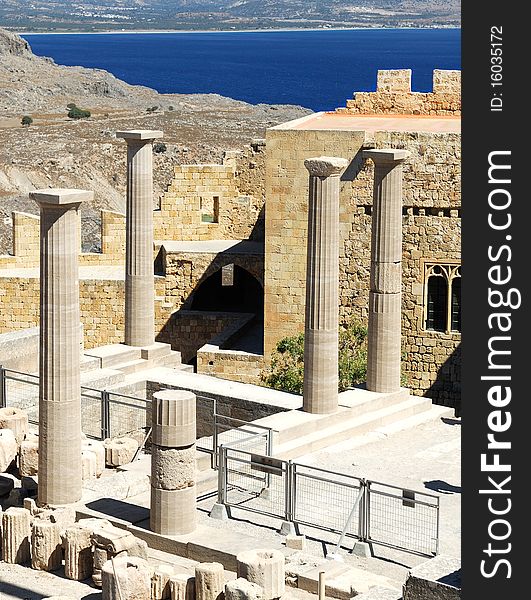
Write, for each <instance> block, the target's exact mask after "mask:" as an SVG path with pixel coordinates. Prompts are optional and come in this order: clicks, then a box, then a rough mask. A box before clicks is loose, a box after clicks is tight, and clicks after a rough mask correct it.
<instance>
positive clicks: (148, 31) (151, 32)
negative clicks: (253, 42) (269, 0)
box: [13, 27, 461, 36]
mask: <svg viewBox="0 0 531 600" xmlns="http://www.w3.org/2000/svg"><path fill="white" fill-rule="evenodd" d="M441 29H443V30H445V31H446V30H448V29H461V27H308V28H306V27H304V28H302V27H279V28H275V29H219V30H218V29H134V30H130V31H129V30H127V31H124V30H123V29H110V30H106V31H14V32H13V33H15V34H16V35H20V36H25V35H127V34H130V35H133V34H134V35H137V34H141V35H156V34H181V33H184V34H190V33H201V34H204V33H275V32H284V33H289V32H303V31H308V32H315V31H377V30H388V31H393V30H395V31H402V30H407V31H430V30H441Z"/></svg>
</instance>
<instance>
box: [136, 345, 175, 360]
mask: <svg viewBox="0 0 531 600" xmlns="http://www.w3.org/2000/svg"><path fill="white" fill-rule="evenodd" d="M171 352H173V351H172V349H171V344H163V343H162V342H155V343H154V344H153V345H151V346H145V347H144V348H141V349H140V357H141V358H144V359H145V360H148V359H154V360H155V361H156V362H157V363H158V359H161V358H163V357H164V356H168V354H170V353H171Z"/></svg>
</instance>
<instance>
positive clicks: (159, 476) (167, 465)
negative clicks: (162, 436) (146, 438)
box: [151, 444, 196, 490]
mask: <svg viewBox="0 0 531 600" xmlns="http://www.w3.org/2000/svg"><path fill="white" fill-rule="evenodd" d="M195 460H196V448H195V444H194V445H193V446H190V447H188V448H180V449H179V448H162V447H160V446H153V448H152V459H151V485H152V486H153V487H156V488H159V489H162V490H180V489H184V488H187V487H191V486H192V485H194V483H195Z"/></svg>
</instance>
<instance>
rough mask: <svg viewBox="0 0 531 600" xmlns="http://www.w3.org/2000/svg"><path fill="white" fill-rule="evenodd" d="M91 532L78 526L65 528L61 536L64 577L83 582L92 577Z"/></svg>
mask: <svg viewBox="0 0 531 600" xmlns="http://www.w3.org/2000/svg"><path fill="white" fill-rule="evenodd" d="M91 535H92V530H91V529H90V528H88V527H84V526H83V525H80V524H78V523H77V524H74V525H71V526H70V527H67V528H66V529H65V530H64V531H63V534H62V536H61V537H62V542H63V549H64V554H65V577H66V578H67V579H73V580H74V581H84V580H85V579H87V578H89V577H90V576H91V575H92V570H93V561H92V540H91Z"/></svg>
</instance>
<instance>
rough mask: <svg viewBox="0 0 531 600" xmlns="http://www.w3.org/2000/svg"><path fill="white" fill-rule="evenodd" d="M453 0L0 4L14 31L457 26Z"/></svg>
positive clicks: (1, 17) (17, 0)
mask: <svg viewBox="0 0 531 600" xmlns="http://www.w3.org/2000/svg"><path fill="white" fill-rule="evenodd" d="M460 6H461V5H460V1H459V0H78V1H77V2H75V3H72V2H69V1H67V0H54V2H50V1H49V0H32V2H27V0H2V2H1V3H0V23H4V26H8V27H10V28H13V29H16V30H18V31H31V30H34V31H36V30H39V31H54V30H57V31H59V30H63V31H68V30H70V31H72V30H74V31H79V30H82V31H90V30H109V29H124V30H134V29H151V30H153V29H256V28H260V27H265V28H275V27H299V28H304V27H330V26H340V27H348V26H350V27H404V26H406V27H407V26H411V25H415V26H420V27H422V26H430V27H433V26H445V25H451V26H454V27H455V26H458V25H459V23H460Z"/></svg>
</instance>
